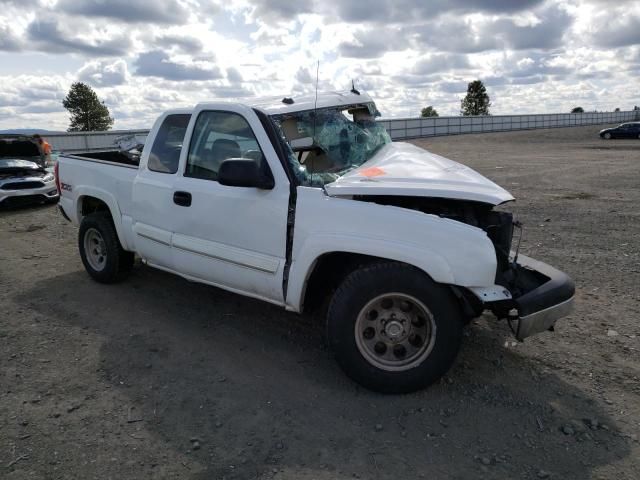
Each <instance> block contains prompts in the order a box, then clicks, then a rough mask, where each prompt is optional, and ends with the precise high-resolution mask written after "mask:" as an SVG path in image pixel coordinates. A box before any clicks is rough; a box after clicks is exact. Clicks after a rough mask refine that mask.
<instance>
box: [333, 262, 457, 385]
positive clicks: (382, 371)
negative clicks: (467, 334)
mask: <svg viewBox="0 0 640 480" xmlns="http://www.w3.org/2000/svg"><path fill="white" fill-rule="evenodd" d="M327 326H328V341H329V345H330V346H331V348H332V350H333V352H334V354H335V356H336V359H337V361H338V363H339V364H340V366H341V367H342V369H343V370H344V371H345V373H346V374H347V375H348V376H349V377H351V378H352V379H353V380H355V381H356V382H358V383H360V384H361V385H363V386H365V387H367V388H369V389H371V390H375V391H378V392H384V393H406V392H413V391H416V390H419V389H421V388H424V387H426V386H428V385H430V384H431V383H433V382H434V381H436V380H437V379H439V378H440V377H441V376H442V375H443V374H444V373H445V372H446V371H447V370H448V369H449V368H450V366H451V364H452V362H453V360H454V359H455V357H456V354H457V352H458V350H459V347H460V343H461V339H462V327H463V316H462V313H461V311H460V308H459V305H458V303H457V301H456V299H455V297H454V296H453V294H452V292H451V291H450V290H449V289H448V288H447V287H445V286H442V285H439V284H437V283H435V282H434V281H433V280H431V279H430V278H429V277H428V276H427V275H425V274H424V273H423V272H421V271H420V270H418V269H416V268H414V267H411V266H409V265H404V264H400V263H382V264H374V265H370V266H367V267H363V268H361V269H359V270H357V271H355V272H353V273H351V274H350V275H348V276H347V278H346V279H345V280H344V281H343V283H342V285H341V286H340V287H339V288H338V290H337V291H336V293H335V295H334V297H333V298H332V300H331V304H330V306H329V312H328V318H327Z"/></svg>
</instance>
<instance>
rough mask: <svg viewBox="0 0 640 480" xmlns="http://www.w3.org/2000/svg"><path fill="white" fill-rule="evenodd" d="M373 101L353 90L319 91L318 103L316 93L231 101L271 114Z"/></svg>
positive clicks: (364, 94)
mask: <svg viewBox="0 0 640 480" xmlns="http://www.w3.org/2000/svg"><path fill="white" fill-rule="evenodd" d="M372 102H373V100H372V99H371V97H370V96H369V95H367V94H366V93H360V94H357V93H353V92H352V91H344V92H318V100H317V104H316V94H315V93H310V94H305V95H291V96H278V97H258V98H247V99H243V100H238V101H236V102H229V103H241V104H244V105H247V106H248V107H251V108H258V109H260V110H262V111H264V112H265V113H267V114H269V115H280V114H283V113H292V112H303V111H306V110H313V109H314V107H317V108H326V107H341V106H349V105H355V104H363V103H372ZM206 103H210V102H206ZM206 103H201V104H198V106H200V105H206ZM196 108H197V106H196Z"/></svg>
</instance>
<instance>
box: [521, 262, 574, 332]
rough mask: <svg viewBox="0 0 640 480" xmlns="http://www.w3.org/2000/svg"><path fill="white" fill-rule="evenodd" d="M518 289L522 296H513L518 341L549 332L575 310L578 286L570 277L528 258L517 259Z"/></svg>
mask: <svg viewBox="0 0 640 480" xmlns="http://www.w3.org/2000/svg"><path fill="white" fill-rule="evenodd" d="M516 268H517V270H516V275H517V279H516V287H517V288H518V289H519V290H520V291H521V292H522V293H521V294H520V295H519V296H514V297H513V299H512V301H513V307H514V308H515V309H516V310H517V312H518V314H517V318H516V319H514V320H513V323H512V325H513V326H514V333H515V336H516V338H517V339H518V340H524V339H525V338H527V337H529V336H531V335H534V334H536V333H540V332H544V331H546V330H550V329H551V328H552V327H553V325H554V324H555V323H556V321H557V320H558V319H560V318H562V317H565V316H567V315H569V314H570V313H571V311H572V310H573V301H574V294H575V284H574V283H573V280H571V278H569V276H568V275H567V274H566V273H564V272H561V271H560V270H556V269H555V268H553V267H551V266H550V265H547V264H546V263H543V262H540V261H538V260H534V259H533V258H529V257H527V256H525V255H519V256H518V264H517V267H516Z"/></svg>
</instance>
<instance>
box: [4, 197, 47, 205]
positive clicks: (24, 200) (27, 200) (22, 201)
mask: <svg viewBox="0 0 640 480" xmlns="http://www.w3.org/2000/svg"><path fill="white" fill-rule="evenodd" d="M46 200H47V197H45V196H44V195H23V196H20V197H8V198H5V199H4V201H2V202H0V207H2V208H5V207H6V208H16V207H24V206H27V205H33V204H35V203H42V202H44V201H46Z"/></svg>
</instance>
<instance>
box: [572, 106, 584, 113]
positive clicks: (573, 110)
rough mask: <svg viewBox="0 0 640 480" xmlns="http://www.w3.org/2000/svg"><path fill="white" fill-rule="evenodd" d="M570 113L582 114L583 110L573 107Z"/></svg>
mask: <svg viewBox="0 0 640 480" xmlns="http://www.w3.org/2000/svg"><path fill="white" fill-rule="evenodd" d="M571 113H584V108H582V107H573V108H572V109H571Z"/></svg>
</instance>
